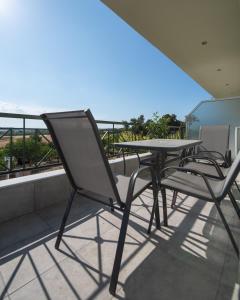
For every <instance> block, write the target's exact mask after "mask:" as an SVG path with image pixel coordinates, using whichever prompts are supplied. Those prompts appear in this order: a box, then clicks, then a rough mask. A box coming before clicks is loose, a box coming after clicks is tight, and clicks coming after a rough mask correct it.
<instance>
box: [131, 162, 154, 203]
mask: <svg viewBox="0 0 240 300" xmlns="http://www.w3.org/2000/svg"><path fill="white" fill-rule="evenodd" d="M146 170H149V171H150V172H151V177H152V184H153V186H154V188H157V185H156V184H157V183H156V176H155V173H154V171H153V168H151V167H148V166H144V167H140V168H138V169H136V170H135V171H134V172H133V173H132V175H131V177H130V181H129V185H128V192H127V199H126V206H128V205H129V204H130V203H131V200H133V192H134V187H135V184H136V180H137V178H138V177H139V175H140V174H141V173H142V172H144V171H146Z"/></svg>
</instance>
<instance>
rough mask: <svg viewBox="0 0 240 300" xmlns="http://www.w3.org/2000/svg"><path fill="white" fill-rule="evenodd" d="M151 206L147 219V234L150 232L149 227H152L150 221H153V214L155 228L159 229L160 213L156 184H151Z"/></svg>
mask: <svg viewBox="0 0 240 300" xmlns="http://www.w3.org/2000/svg"><path fill="white" fill-rule="evenodd" d="M153 199H154V201H153V207H152V213H151V217H150V221H149V226H148V231H147V232H148V234H150V233H151V228H152V223H153V218H154V214H155V216H156V227H157V229H161V224H160V215H159V205H158V188H157V186H156V187H154V186H153Z"/></svg>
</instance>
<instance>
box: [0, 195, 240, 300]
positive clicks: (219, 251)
mask: <svg viewBox="0 0 240 300" xmlns="http://www.w3.org/2000/svg"><path fill="white" fill-rule="evenodd" d="M171 195H172V194H171V192H169V191H168V198H169V201H168V204H169V205H170V199H171ZM235 195H238V194H237V192H236V191H235ZM239 198H240V197H238V199H239ZM151 204H152V195H151V191H150V190H147V191H145V192H144V193H143V195H142V196H141V197H139V198H138V199H137V200H136V201H135V202H134V205H133V212H134V214H137V216H138V217H137V216H135V215H132V216H131V218H130V224H129V225H130V226H129V228H128V236H127V241H126V244H125V249H124V257H123V264H122V270H121V273H120V277H119V284H118V290H117V298H119V299H134V300H135V299H184V300H186V299H194V300H197V299H201V300H202V299H204V300H206V299H231V297H232V296H233V294H234V293H235V297H236V299H237V296H236V287H237V276H238V260H237V258H236V255H235V253H234V251H233V249H232V246H231V244H230V242H229V240H228V236H227V234H226V232H225V230H224V229H223V226H222V224H221V222H220V220H219V217H218V215H217V212H216V209H215V208H214V207H213V205H212V204H210V203H205V202H204V201H201V200H196V199H194V198H191V197H185V196H183V195H179V197H178V200H177V208H176V209H175V210H171V208H170V206H169V207H168V216H169V227H168V228H166V227H162V230H161V231H156V230H155V228H154V231H153V233H152V234H151V236H148V235H147V233H146V228H147V225H148V220H149V214H150V209H151ZM160 206H161V199H160ZM63 209H64V205H58V206H54V207H51V208H48V209H45V210H42V211H40V212H38V213H36V214H30V215H26V216H24V217H21V218H18V219H16V220H13V221H11V222H8V223H5V224H2V225H1V226H0V253H1V266H0V295H1V296H0V298H1V299H2V298H4V299H5V298H6V299H14V300H15V299H24V300H27V299H31V300H32V299H34V300H37V299H64V300H66V299H104V300H105V299H112V296H111V295H110V294H109V292H108V287H109V277H110V274H111V270H112V265H113V259H114V255H115V248H116V242H117V238H118V234H119V226H120V221H121V214H120V213H119V212H114V213H111V212H110V211H109V210H108V209H107V210H106V209H103V207H102V206H101V205H98V204H97V205H96V204H95V203H92V202H89V201H86V200H84V199H81V200H80V199H78V200H76V201H75V204H74V207H73V210H72V214H71V217H70V220H69V226H68V228H67V230H66V232H65V236H64V239H63V242H62V244H61V251H56V250H55V248H54V242H55V239H56V231H57V229H58V226H59V222H60V218H61V216H62V213H63ZM223 211H224V213H225V215H226V217H227V219H228V221H229V222H230V224H231V228H232V230H233V232H234V235H235V236H236V237H239V232H240V221H239V220H238V219H237V217H236V214H235V212H234V211H233V209H232V206H231V204H230V202H229V201H228V199H226V200H225V201H224V202H223ZM161 213H162V212H161ZM234 290H235V292H234Z"/></svg>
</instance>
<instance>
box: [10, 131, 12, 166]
mask: <svg viewBox="0 0 240 300" xmlns="http://www.w3.org/2000/svg"><path fill="white" fill-rule="evenodd" d="M12 152H13V129H12V128H10V171H12V169H13V153H12Z"/></svg>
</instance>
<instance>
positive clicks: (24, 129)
mask: <svg viewBox="0 0 240 300" xmlns="http://www.w3.org/2000/svg"><path fill="white" fill-rule="evenodd" d="M25 160H26V119H25V118H23V161H22V163H23V169H25V168H26V165H25Z"/></svg>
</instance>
